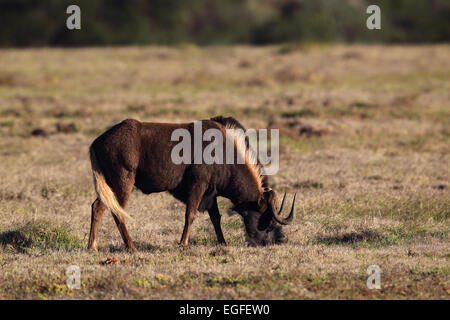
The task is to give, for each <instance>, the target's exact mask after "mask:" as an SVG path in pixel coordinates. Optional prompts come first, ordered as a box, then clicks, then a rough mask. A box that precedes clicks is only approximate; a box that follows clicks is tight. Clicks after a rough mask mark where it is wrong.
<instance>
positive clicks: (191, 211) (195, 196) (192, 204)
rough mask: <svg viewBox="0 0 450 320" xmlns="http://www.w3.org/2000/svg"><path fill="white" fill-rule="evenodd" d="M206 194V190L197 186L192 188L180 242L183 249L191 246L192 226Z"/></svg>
mask: <svg viewBox="0 0 450 320" xmlns="http://www.w3.org/2000/svg"><path fill="white" fill-rule="evenodd" d="M204 192H205V190H204V188H202V187H201V186H196V187H193V188H192V191H191V194H190V195H189V199H188V201H187V203H186V215H185V222H184V229H183V235H182V236H181V240H180V245H181V246H182V247H183V248H187V247H188V245H189V235H190V233H191V225H192V222H193V221H194V219H195V215H196V214H197V209H198V206H199V204H200V201H201V199H202V197H203V193H204Z"/></svg>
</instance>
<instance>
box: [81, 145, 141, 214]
mask: <svg viewBox="0 0 450 320" xmlns="http://www.w3.org/2000/svg"><path fill="white" fill-rule="evenodd" d="M89 153H90V157H91V166H92V173H93V176H94V186H95V192H96V193H97V196H98V198H99V199H100V201H101V202H102V203H103V204H104V205H105V206H106V207H107V208H108V209H109V210H111V212H112V213H113V214H114V215H115V216H116V217H117V218H119V219H120V220H122V221H123V220H125V219H130V220H133V218H132V217H131V216H130V215H129V214H128V213H126V211H125V210H124V209H123V208H122V207H121V206H120V204H119V202H118V201H117V198H116V195H115V194H114V192H113V191H112V190H111V188H110V187H109V186H108V184H107V183H106V180H105V176H104V175H103V173H102V171H101V169H100V166H99V165H98V162H97V157H96V156H95V152H94V150H92V148H91V149H90V150H89Z"/></svg>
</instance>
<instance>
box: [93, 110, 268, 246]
mask: <svg viewBox="0 0 450 320" xmlns="http://www.w3.org/2000/svg"><path fill="white" fill-rule="evenodd" d="M222 119H223V118H222ZM177 128H184V129H187V130H188V131H189V132H190V133H191V136H192V137H193V135H194V125H193V123H186V124H169V123H146V122H139V121H137V120H133V119H127V120H124V121H123V122H121V123H119V124H117V125H115V126H114V127H112V128H111V129H109V130H108V131H106V132H105V133H103V134H102V135H101V136H99V137H98V138H97V139H96V140H95V141H94V142H93V143H92V145H91V148H90V153H91V161H92V163H93V170H94V172H95V171H97V172H98V173H99V174H100V175H101V174H103V175H104V180H105V181H106V184H107V186H106V187H108V186H109V188H110V189H111V190H112V192H113V193H114V195H115V198H116V199H117V202H118V204H119V205H120V206H121V207H122V208H125V206H126V203H127V201H128V198H129V195H130V193H131V191H132V188H133V186H136V187H137V188H138V189H140V190H141V191H142V192H143V193H146V194H150V193H154V192H162V191H169V192H170V193H171V194H172V195H174V196H175V197H176V198H177V199H179V200H181V201H182V202H184V203H185V204H186V216H185V218H186V220H185V226H184V231H183V235H182V238H181V241H180V244H181V245H182V246H184V247H186V246H187V245H188V240H189V234H190V228H191V224H192V221H193V220H194V218H195V214H196V212H197V210H200V211H204V210H207V211H208V213H209V215H210V218H211V221H212V223H213V225H214V228H215V231H216V235H217V238H218V241H219V242H220V243H225V239H224V237H223V233H222V230H221V226H220V213H219V210H218V207H217V199H216V197H217V196H223V197H226V198H228V199H230V200H231V201H232V202H233V203H234V204H235V205H240V204H241V205H242V204H243V203H258V202H260V201H261V198H262V196H263V192H264V190H263V189H262V184H261V181H259V182H258V181H255V177H254V173H253V172H252V171H251V170H249V168H248V167H247V166H246V165H245V164H233V165H230V164H210V165H208V164H179V165H177V164H174V163H173V161H172V159H171V152H172V148H173V147H174V146H175V145H176V144H177V143H178V141H171V135H172V132H173V131H174V130H175V129H177ZM209 128H216V129H219V130H221V131H222V132H223V134H224V135H225V127H224V126H223V125H222V124H221V123H219V122H217V121H212V120H204V121H202V129H203V130H202V133H203V131H205V130H207V129H209ZM224 141H225V139H224ZM209 143H210V142H205V143H204V144H205V145H206V144H209ZM192 144H193V139H192ZM223 149H224V150H225V149H226V148H225V147H224V148H223ZM192 150H194V149H193V145H192ZM224 153H225V151H224ZM193 156H194V155H193V152H192V157H193ZM191 163H193V159H192V161H191ZM96 183H97V184H98V183H99V182H98V181H97V182H96ZM98 189H101V186H100V187H98ZM103 200H104V199H101V197H100V196H99V197H98V198H97V199H96V200H95V201H94V203H93V204H92V220H91V231H90V236H89V245H88V247H89V249H92V250H96V249H97V232H98V223H99V221H100V218H101V216H102V214H103V212H104V211H105V209H106V208H107V206H106V205H105V203H106V202H107V201H103ZM109 209H111V207H109ZM111 210H112V211H113V217H114V219H115V221H116V224H117V226H118V228H119V231H120V232H121V235H122V237H123V240H124V242H125V245H126V246H127V247H128V248H129V249H131V250H135V247H134V244H133V241H132V240H131V237H130V236H129V234H128V231H127V228H126V226H125V219H124V216H123V215H120V214H118V213H116V214H115V213H114V210H113V209H111ZM150 214H151V213H150Z"/></svg>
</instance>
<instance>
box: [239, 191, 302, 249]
mask: <svg viewBox="0 0 450 320" xmlns="http://www.w3.org/2000/svg"><path fill="white" fill-rule="evenodd" d="M295 197H296V196H294V200H293V202H292V207H291V211H290V213H289V216H288V217H287V218H282V217H281V216H280V214H281V212H282V210H283V207H284V200H285V199H286V194H284V197H283V201H282V202H281V207H280V209H279V210H278V208H277V195H276V193H275V191H274V190H272V189H270V188H266V189H265V190H264V193H263V194H262V196H261V197H260V199H259V200H258V201H256V202H246V203H242V204H239V205H236V206H234V207H233V209H232V210H233V211H236V212H238V213H239V214H240V215H241V216H242V218H243V220H244V225H245V231H246V233H247V242H248V244H249V245H250V246H266V245H271V244H281V243H286V242H287V237H286V236H285V234H284V233H283V229H282V227H281V225H288V224H290V223H291V222H292V221H293V219H294V212H295Z"/></svg>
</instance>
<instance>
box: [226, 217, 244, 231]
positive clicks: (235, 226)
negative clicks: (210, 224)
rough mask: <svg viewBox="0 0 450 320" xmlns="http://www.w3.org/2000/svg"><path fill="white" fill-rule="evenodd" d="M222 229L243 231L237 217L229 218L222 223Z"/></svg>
mask: <svg viewBox="0 0 450 320" xmlns="http://www.w3.org/2000/svg"><path fill="white" fill-rule="evenodd" d="M222 227H223V228H224V229H232V230H244V225H243V223H242V220H241V218H239V217H229V218H228V219H226V220H225V221H223V222H222Z"/></svg>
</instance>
